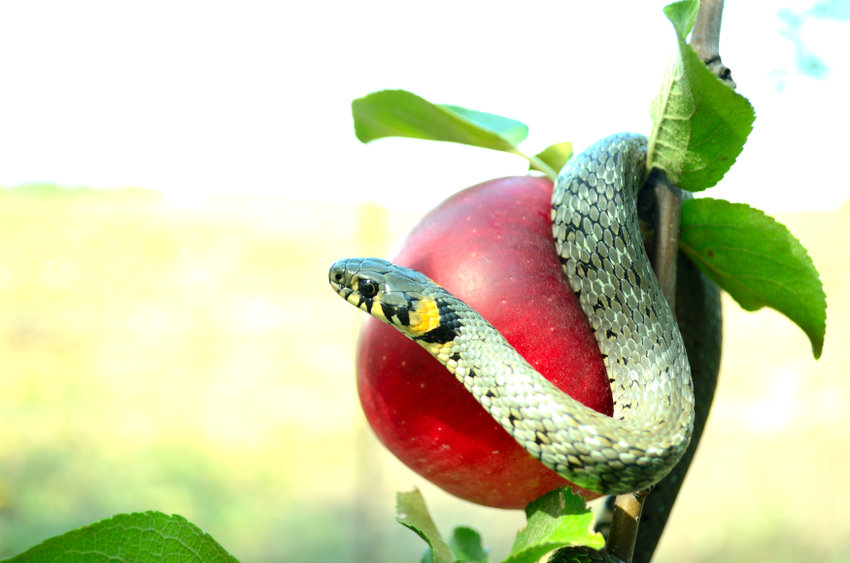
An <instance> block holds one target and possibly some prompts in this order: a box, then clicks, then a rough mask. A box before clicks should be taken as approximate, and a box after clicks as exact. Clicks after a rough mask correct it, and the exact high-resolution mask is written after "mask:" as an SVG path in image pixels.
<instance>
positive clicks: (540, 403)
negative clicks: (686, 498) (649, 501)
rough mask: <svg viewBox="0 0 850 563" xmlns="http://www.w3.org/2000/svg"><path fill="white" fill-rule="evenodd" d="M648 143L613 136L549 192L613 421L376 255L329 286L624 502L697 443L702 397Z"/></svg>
mask: <svg viewBox="0 0 850 563" xmlns="http://www.w3.org/2000/svg"><path fill="white" fill-rule="evenodd" d="M645 168H646V139H645V138H644V137H642V136H639V135H634V134H618V135H613V136H611V137H608V138H606V139H603V140H602V141H599V142H598V143H596V144H594V145H593V146H591V147H590V148H588V149H587V150H586V151H584V152H583V153H581V154H579V155H577V156H575V157H573V158H572V159H570V161H569V162H568V163H567V165H566V166H565V167H564V169H563V170H562V171H561V173H560V175H559V176H558V179H557V181H556V183H555V189H554V192H553V195H552V228H553V234H554V242H555V245H556V249H557V252H558V255H559V256H560V259H561V263H562V264H563V268H564V272H565V273H566V276H567V278H568V280H569V283H570V285H571V287H572V289H573V291H574V292H575V293H576V295H577V296H578V299H579V303H580V305H581V307H582V310H583V311H584V314H585V315H586V316H587V318H588V320H589V322H590V326H591V328H592V330H593V332H594V334H595V336H596V341H597V343H598V345H599V348H600V351H601V353H602V357H603V358H604V361H605V364H606V369H607V370H608V376H609V380H610V382H611V387H612V395H613V399H614V415H613V417H608V416H606V415H604V414H601V413H598V412H596V411H594V410H592V409H590V408H588V407H585V406H584V405H582V404H581V403H579V402H577V401H575V400H573V399H572V398H570V397H569V396H568V395H566V394H565V393H563V392H561V391H560V390H558V389H557V388H556V387H555V386H554V385H552V384H551V383H549V382H548V381H547V380H546V379H545V378H544V377H543V376H542V375H541V374H539V373H538V372H537V371H535V370H534V368H532V367H531V366H530V365H529V364H528V362H526V361H525V360H524V359H523V358H522V357H521V356H520V355H519V354H518V353H517V352H516V351H515V350H514V349H513V348H512V347H511V346H510V345H509V344H508V343H507V342H506V341H505V339H504V338H503V337H502V336H501V335H500V334H499V332H498V331H497V330H496V329H495V328H493V326H492V325H490V324H489V323H488V322H487V321H486V320H484V319H483V318H482V317H481V316H480V315H479V314H478V313H476V312H475V311H473V310H472V309H471V308H470V307H469V306H467V305H466V304H465V303H464V302H463V301H461V300H460V299H458V298H456V297H454V296H453V295H452V294H450V293H449V292H448V291H446V290H445V289H443V288H442V287H440V286H439V285H437V284H436V283H434V282H433V281H431V280H430V279H428V278H427V277H426V276H425V275H423V274H421V273H419V272H417V271H414V270H411V269H408V268H404V267H401V266H397V265H394V264H391V263H389V262H387V261H385V260H381V259H378V258H348V259H345V260H340V261H338V262H336V263H335V264H333V266H331V269H330V271H329V273H328V276H329V281H330V283H331V285H332V286H333V288H334V289H335V290H336V291H337V293H339V295H341V296H342V297H343V298H345V299H346V300H347V301H349V302H350V303H352V304H353V305H355V306H357V307H359V308H360V309H362V310H364V311H366V312H367V313H370V314H371V315H373V316H375V317H377V318H378V319H380V320H382V321H384V322H387V323H389V324H390V325H392V326H394V327H395V328H397V329H398V330H400V331H401V332H402V333H404V334H405V335H406V336H408V337H410V338H412V339H413V340H415V341H416V342H418V343H419V344H421V345H422V346H423V347H425V348H426V349H427V350H428V351H429V352H430V353H431V354H432V355H433V356H434V357H435V358H437V359H438V360H439V361H440V362H441V363H442V364H444V365H445V366H446V368H447V369H448V370H449V371H450V372H451V373H453V374H454V375H455V377H456V378H457V379H458V380H459V381H460V382H461V383H462V384H463V385H464V386H465V387H466V389H467V390H468V391H469V392H470V393H472V394H473V396H474V397H475V398H476V400H478V402H479V403H481V405H482V406H483V407H484V408H485V409H486V410H487V412H489V413H490V415H491V416H493V418H494V419H495V420H496V421H498V422H499V424H501V426H502V427H503V428H504V429H505V430H506V431H507V432H508V433H510V434H511V435H512V436H513V438H514V439H515V440H516V441H517V442H518V443H519V444H520V445H522V447H523V448H525V449H526V450H527V451H528V452H529V453H530V454H531V455H533V456H534V457H536V458H538V459H539V460H540V461H541V462H543V463H544V464H545V465H546V466H548V467H550V468H551V469H553V470H554V471H556V472H557V473H559V474H560V475H562V476H563V477H565V478H566V479H568V480H569V481H571V482H573V483H575V484H577V485H579V486H581V487H584V488H586V489H589V490H592V491H597V492H600V493H605V494H617V493H625V492H631V491H635V490H640V489H645V488H647V487H649V486H651V485H653V484H654V483H656V482H658V481H659V480H660V479H661V478H663V477H664V476H665V475H666V474H667V473H668V472H669V471H670V469H672V468H673V466H675V464H676V463H677V462H678V460H679V459H680V457H681V456H682V454H683V453H684V451H685V449H686V448H687V446H688V443H689V440H690V436H691V432H692V429H693V417H694V397H693V390H692V383H691V376H690V367H689V365H688V360H687V355H686V352H685V348H684V344H683V343H682V337H681V335H680V334H679V330H678V328H677V326H676V322H675V320H674V318H673V315H672V313H671V311H670V307H669V306H668V304H667V301H666V299H665V298H664V296H663V294H662V292H661V289H660V287H659V285H658V282H657V280H656V278H655V274H654V273H653V271H652V268H651V266H650V263H649V259H648V258H647V256H646V252H645V251H644V248H643V243H642V239H641V234H640V229H639V225H638V219H637V209H636V207H637V204H636V199H637V191H638V189H639V188H640V186H641V185H642V183H643V180H644V177H645Z"/></svg>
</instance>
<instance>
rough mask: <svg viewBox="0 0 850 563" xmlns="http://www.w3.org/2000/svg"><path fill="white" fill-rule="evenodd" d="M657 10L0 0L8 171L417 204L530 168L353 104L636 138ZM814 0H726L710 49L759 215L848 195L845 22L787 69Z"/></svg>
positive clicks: (816, 26)
mask: <svg viewBox="0 0 850 563" xmlns="http://www.w3.org/2000/svg"><path fill="white" fill-rule="evenodd" d="M666 3H667V2H666V1H655V0H652V1H649V0H647V1H642V2H634V1H629V0H623V1H599V2H589V1H581V2H579V1H576V2H571V1H566V0H563V1H559V2H554V1H551V2H544V1H537V0H528V1H524V2H493V1H489V2H479V1H470V0H464V1H458V0H452V1H440V0H437V1H432V2H428V3H422V2H401V1H398V0H394V1H379V2H372V1H362V2H350V1H345V2H344V1H330V2H257V1H243V2H218V1H203V2H201V1H165V2H163V1H146V2H123V1H116V0H106V1H100V2H98V1H91V0H82V1H76V2H66V1H29V2H4V3H2V4H0V77H2V89H0V156H2V158H0V185H3V186H11V185H17V184H20V183H28V182H42V181H43V182H55V183H58V184H60V185H66V186H77V185H82V186H95V187H121V186H138V187H145V188H153V189H157V190H160V191H162V192H163V193H165V194H166V195H167V196H168V197H169V198H170V199H172V200H173V201H176V202H179V203H183V204H192V203H196V202H201V201H203V200H204V199H206V198H207V197H209V196H210V195H214V194H220V193H243V194H265V195H268V194H277V195H282V196H286V197H297V198H302V199H308V198H327V199H341V200H345V201H350V200H371V201H376V202H378V203H381V204H383V205H387V206H389V207H410V206H424V207H425V208H428V207H431V206H433V205H435V204H436V203H438V202H439V201H440V200H441V199H443V198H444V197H446V196H447V195H449V194H450V193H452V192H454V191H456V190H458V189H460V188H462V187H465V186H467V185H471V184H474V183H477V182H480V181H483V180H486V179H489V178H492V177H496V176H501V175H507V174H521V173H523V172H524V162H523V161H521V160H520V159H518V158H516V157H511V156H508V155H501V154H499V153H491V152H489V151H484V150H482V149H471V148H466V147H459V146H456V145H446V144H442V143H439V144H438V143H427V142H423V141H410V140H384V141H379V142H376V143H373V144H371V145H368V146H364V145H360V144H359V143H358V142H357V140H356V139H355V137H354V133H353V129H352V122H351V116H350V102H351V100H352V99H353V98H356V97H359V96H362V95H364V94H366V93H368V92H370V91H374V90H379V89H384V88H404V89H408V90H412V91H413V92H415V93H417V94H419V95H422V96H424V97H425V98H427V99H429V100H431V101H434V102H442V103H452V104H456V105H462V106H466V107H471V108H474V109H479V110H482V111H490V112H493V113H498V114H502V115H505V116H508V117H513V118H515V119H519V120H521V121H524V122H525V123H527V124H529V126H530V127H531V136H530V137H529V140H528V141H526V145H524V146H526V148H527V150H528V152H536V151H537V150H540V149H542V148H543V147H545V146H546V145H548V144H550V143H553V142H557V141H562V140H570V141H572V142H573V143H574V146H575V147H576V149H581V148H583V147H584V146H586V145H588V144H590V143H592V142H593V141H595V140H597V139H598V138H601V137H603V136H606V135H608V134H610V133H614V132H618V131H628V130H631V131H638V132H643V133H647V132H648V131H649V126H650V123H649V118H648V107H649V103H650V100H651V99H652V98H653V96H654V95H655V92H656V90H657V88H658V86H659V84H660V81H661V77H662V75H663V71H664V67H665V65H666V62H667V59H668V54H669V53H670V52H671V50H672V48H673V38H674V35H673V31H672V27H671V26H670V24H669V22H668V21H667V20H666V18H665V17H664V15H663V13H662V12H661V8H662V7H663V6H664V4H666ZM756 5H758V6H756ZM767 5H769V6H770V8H764V6H767ZM812 5H813V1H791V0H785V1H780V2H771V3H757V2H749V1H744V0H727V2H726V10H725V13H724V20H723V34H722V41H721V53H722V55H723V58H724V61H725V62H726V63H727V64H728V65H729V66H730V67H731V68H732V71H733V76H734V78H735V79H736V81H737V82H738V89H739V91H740V92H741V93H742V94H744V95H745V96H747V97H748V98H749V99H750V100H751V102H752V103H753V104H754V105H755V108H756V113H757V119H756V123H755V131H754V132H753V134H752V135H751V137H750V140H749V142H748V144H747V146H746V147H745V149H744V152H743V154H742V155H741V157H740V158H739V161H738V163H737V165H736V166H735V167H733V169H732V171H731V172H730V173H729V174H728V175H727V178H726V179H725V181H724V182H723V184H722V187H720V188H718V189H717V190H712V191H711V192H709V195H712V196H715V197H726V198H728V199H733V200H736V201H746V202H750V203H752V204H754V205H757V206H759V207H762V208H765V209H767V210H769V211H771V210H786V209H810V208H830V207H834V206H836V205H840V204H841V203H842V202H843V201H844V200H845V199H846V198H847V196H848V194H850V189H848V188H850V180H848V175H847V174H845V173H843V172H844V166H845V165H846V164H845V163H846V160H847V159H848V153H847V148H848V144H847V140H846V139H847V132H848V131H850V112H848V110H847V102H846V100H847V98H848V91H850V88H848V86H849V85H850V62H848V58H847V57H846V54H847V53H848V52H849V51H850V50H848V44H850V40H848V39H847V38H848V37H850V33H848V23H847V22H846V21H844V22H837V21H834V20H830V19H819V18H807V19H805V20H804V22H803V24H802V26H801V27H800V37H801V38H802V40H803V45H804V46H805V48H806V49H808V50H809V51H810V52H811V53H813V54H814V55H816V56H817V57H818V58H819V59H820V60H821V61H822V62H823V63H824V64H825V65H826V66H827V67H828V72H827V74H826V77H825V78H823V79H819V78H813V77H811V76H807V75H804V74H801V73H800V72H799V71H798V70H797V58H796V57H797V55H798V54H799V52H798V51H795V49H796V47H795V43H794V42H793V41H792V39H789V38H788V37H787V35H788V33H787V30H788V25H787V23H786V21H787V18H785V19H783V18H782V17H780V16H779V14H780V11H781V10H790V12H788V13H790V14H792V15H802V14H804V13H805V12H806V10H807V9H809V8H810V7H811V6H812ZM783 33H784V35H783Z"/></svg>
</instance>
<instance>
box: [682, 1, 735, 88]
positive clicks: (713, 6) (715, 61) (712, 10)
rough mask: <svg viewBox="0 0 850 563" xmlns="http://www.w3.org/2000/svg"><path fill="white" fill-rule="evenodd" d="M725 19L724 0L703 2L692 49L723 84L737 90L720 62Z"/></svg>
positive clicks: (727, 70)
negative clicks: (723, 21)
mask: <svg viewBox="0 0 850 563" xmlns="http://www.w3.org/2000/svg"><path fill="white" fill-rule="evenodd" d="M722 19H723V0H702V3H701V4H700V7H699V14H698V15H697V21H696V24H695V25H694V32H693V35H691V47H693V48H694V50H695V51H696V52H697V54H698V55H699V57H700V58H701V59H702V61H703V62H704V63H705V64H706V66H708V68H709V69H710V70H711V71H712V72H713V73H714V74H715V75H716V76H717V77H718V78H719V79H720V80H722V81H723V82H725V83H726V84H728V85H729V86H730V87H732V88H735V86H736V85H735V81H734V80H732V71H730V70H729V69H728V68H726V66H725V65H724V64H723V61H721V60H720V21H721V20H722Z"/></svg>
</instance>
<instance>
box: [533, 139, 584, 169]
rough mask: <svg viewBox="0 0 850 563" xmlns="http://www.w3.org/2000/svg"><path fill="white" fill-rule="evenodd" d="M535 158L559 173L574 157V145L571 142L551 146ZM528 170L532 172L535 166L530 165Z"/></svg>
mask: <svg viewBox="0 0 850 563" xmlns="http://www.w3.org/2000/svg"><path fill="white" fill-rule="evenodd" d="M534 156H535V158H537V159H539V160H541V161H543V162H545V163H546V164H547V165H548V166H549V167H550V168H551V169H552V170H554V171H555V172H559V171H560V170H561V168H563V167H564V165H565V164H566V163H567V161H568V160H569V159H570V157H572V156H573V144H572V143H570V142H569V141H564V142H563V143H555V144H554V145H549V146H548V147H546V148H545V149H543V150H542V151H541V152H539V153H537V154H536V155H534ZM528 168H529V170H531V169H533V166H531V165H530V166H529V167H528Z"/></svg>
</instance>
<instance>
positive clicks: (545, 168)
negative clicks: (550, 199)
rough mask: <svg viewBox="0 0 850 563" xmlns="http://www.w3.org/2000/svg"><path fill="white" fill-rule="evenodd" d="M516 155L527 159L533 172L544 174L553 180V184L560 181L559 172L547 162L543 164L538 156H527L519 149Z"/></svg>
mask: <svg viewBox="0 0 850 563" xmlns="http://www.w3.org/2000/svg"><path fill="white" fill-rule="evenodd" d="M515 154H516V155H518V156H521V157H523V158H524V159H526V160H527V161H528V164H529V165H530V166H529V168H530V169H531V170H537V171H538V172H543V174H544V175H545V176H546V177H547V178H549V179H550V180H552V182H554V181H555V180H557V179H558V172H559V170H555V169H553V168H552V167H551V166H549V165H548V164H546V163H545V162H543V161H542V160H540V159H539V158H537V157H536V156H532V155H528V154H525V153H524V152H522V151H520V150H519V149H517V151H516V153H515Z"/></svg>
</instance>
